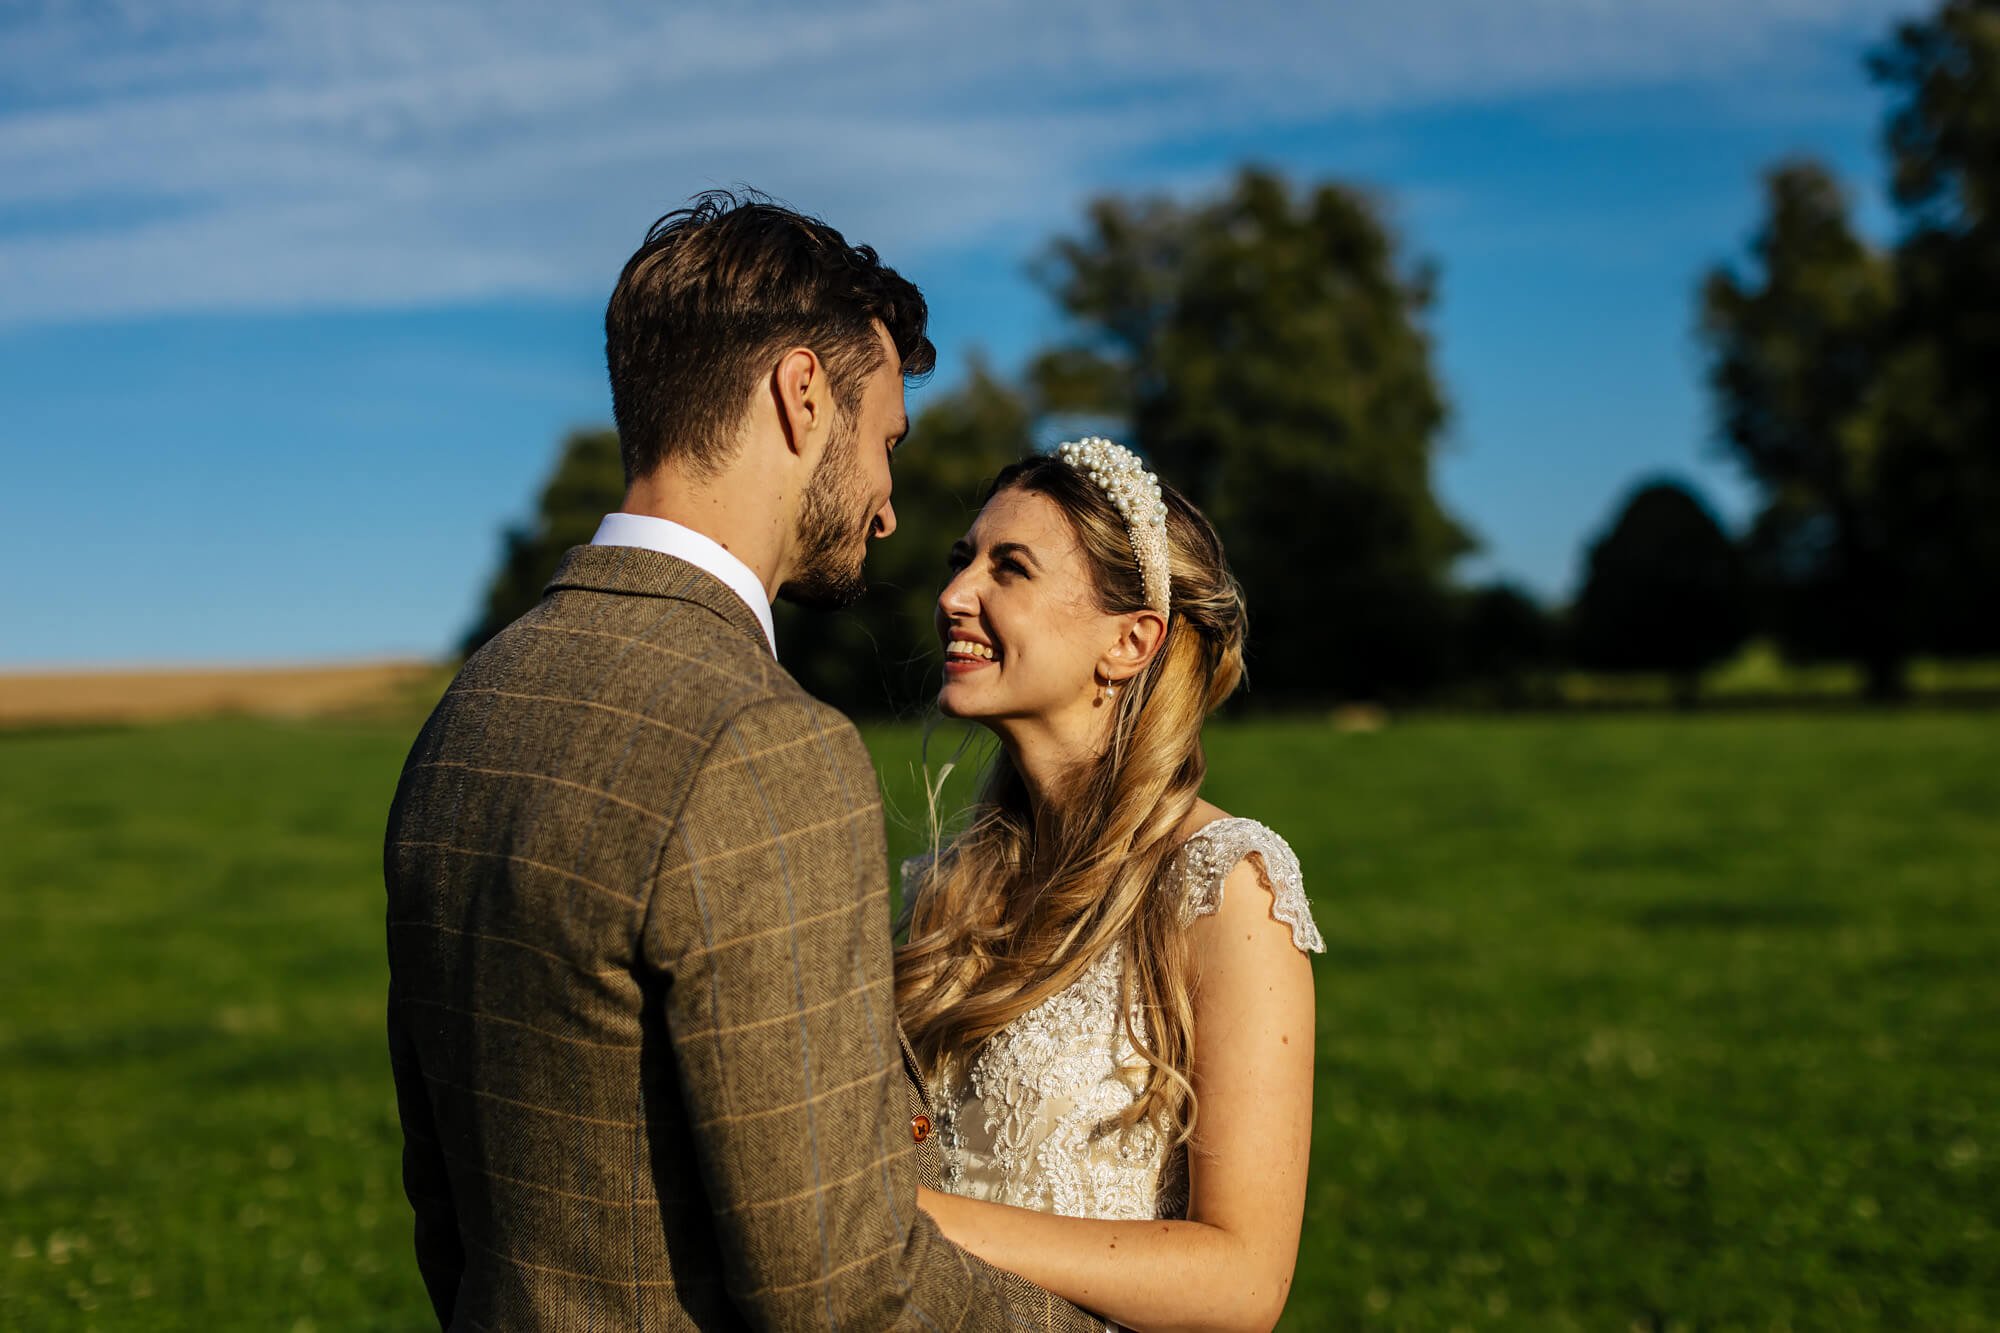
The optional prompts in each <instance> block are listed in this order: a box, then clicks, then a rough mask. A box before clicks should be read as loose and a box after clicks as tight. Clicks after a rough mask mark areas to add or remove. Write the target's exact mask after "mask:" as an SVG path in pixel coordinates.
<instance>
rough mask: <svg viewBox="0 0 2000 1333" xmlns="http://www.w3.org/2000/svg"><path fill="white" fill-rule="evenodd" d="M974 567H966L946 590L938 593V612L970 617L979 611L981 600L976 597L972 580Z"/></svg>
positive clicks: (952, 578)
mask: <svg viewBox="0 0 2000 1333" xmlns="http://www.w3.org/2000/svg"><path fill="white" fill-rule="evenodd" d="M971 574H972V567H971V566H970V565H968V566H966V567H965V568H964V569H961V570H959V571H958V572H957V573H955V574H953V575H952V576H951V580H950V582H948V583H946V584H945V585H944V590H943V591H942V592H940V593H938V600H937V604H938V611H939V612H940V613H941V614H943V615H947V616H969V615H973V614H976V613H977V612H978V610H979V599H978V597H977V596H975V595H974V592H973V587H972V583H973V580H972V578H971Z"/></svg>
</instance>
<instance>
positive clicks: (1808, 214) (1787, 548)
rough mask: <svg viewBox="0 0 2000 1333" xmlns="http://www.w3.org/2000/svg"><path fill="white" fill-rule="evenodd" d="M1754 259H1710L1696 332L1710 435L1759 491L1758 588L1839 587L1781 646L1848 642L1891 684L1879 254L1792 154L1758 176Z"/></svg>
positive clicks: (1891, 693) (1893, 606)
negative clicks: (1745, 266) (1740, 265)
mask: <svg viewBox="0 0 2000 1333" xmlns="http://www.w3.org/2000/svg"><path fill="white" fill-rule="evenodd" d="M1766 207H1767V209H1768V213H1767V217H1766V221H1765V223H1764V225H1763V228H1762V230H1761V231H1760V232H1759V233H1758V235H1757V238H1756V240H1755V241H1754V242H1753V245H1752V250H1753V254H1754V258H1755V271H1754V272H1753V273H1751V274H1749V275H1744V274H1739V273H1737V272H1736V271H1734V270H1732V269H1729V268H1726V267H1724V268H1718V269H1716V270H1715V271H1714V272H1712V273H1711V274H1710V275H1709V277H1708V279H1707V281H1706V283H1705V284H1704V285H1703V289H1702V319H1701V333H1702V336H1703V338H1704V340H1705V341H1706V342H1707V344H1708V351H1709V368H1708V379H1709V385H1710V388H1711V390H1712V392H1713V393H1714V395H1715V400H1716V406H1717V414H1718V417H1719V422H1718V426H1719V433H1720V436H1721V439H1722V443H1723V446H1724V448H1725V449H1726V450H1727V451H1729V452H1731V453H1733V454H1734V455H1735V457H1736V460H1737V462H1738V463H1739V464H1740V465H1741V466H1742V467H1743V469H1744V470H1745V471H1746V472H1747V473H1748V474H1749V475H1750V477H1751V479H1752V480H1753V481H1755V482H1756V484H1757V486H1758V487H1759V489H1760V490H1761V491H1762V492H1763V497H1764V512H1763V513H1762V514H1761V515H1760V516H1759V517H1758V519H1757V524H1756V531H1757V534H1758V537H1757V540H1758V546H1759V549H1760V550H1761V551H1762V552H1764V553H1765V555H1764V558H1763V560H1762V561H1761V566H1760V567H1761V569H1762V570H1763V571H1764V574H1765V576H1766V577H1767V579H1769V580H1771V581H1773V582H1772V591H1771V595H1772V596H1773V597H1775V598H1777V599H1778V600H1779V601H1781V602H1782V601H1785V600H1787V599H1792V598H1796V599H1805V600H1827V599H1830V600H1832V601H1834V602H1835V603H1837V604H1838V605H1839V607H1840V608H1841V614H1840V616H1839V618H1838V620H1837V621H1834V622H1830V623H1829V622H1827V621H1826V620H1825V618H1824V617H1821V618H1819V620H1818V621H1816V622H1815V623H1822V624H1829V627H1830V628H1832V629H1833V631H1834V636H1833V638H1832V640H1831V641H1829V642H1824V643H1811V642H1805V643H1801V642H1798V641H1794V642H1792V643H1791V644H1789V645H1788V647H1790V648H1791V649H1793V650H1794V651H1799V650H1805V651H1809V652H1833V653H1840V654H1843V655H1852V656H1855V657H1858V658H1859V659H1860V660H1861V661H1862V663H1863V665H1864V667H1865V668H1866V671H1867V676H1868V692H1869V694H1870V696H1871V697H1873V698H1877V699H1884V698H1894V697H1898V696H1900V695H1902V694H1903V693H1904V690H1905V686H1904V670H1905V662H1906V659H1907V657H1908V655H1909V651H1910V646H1911V634H1910V626H1909V623H1908V617H1907V613H1906V605H1905V599H1904V593H1905V590H1906V588H1907V586H1908V572H1907V570H1906V569H1905V567H1904V565H1903V563H1902V555H1901V552H1900V550H1899V548H1898V546H1897V544H1896V542H1895V541H1894V539H1893V538H1894V534H1893V532H1892V528H1891V516H1890V515H1889V513H1888V512H1887V511H1886V510H1885V508H1884V506H1883V505H1882V503H1881V497H1882V489H1881V486H1880V476H1881V469H1880V462H1881V460H1880V445H1881V443H1882V439H1883V432H1882V422H1883V417H1882V410H1881V408H1882V401H1883V400H1882V396H1881V393H1880V389H1881V385H1882V366H1883V364H1884V355H1885V349H1886V347H1887V338H1888V330H1889V320H1890V316H1891V312H1892V310H1893V306H1894V299H1895V289H1894V275H1893V272H1892V270H1891V268H1890V265H1889V263H1888V261H1887V259H1886V258H1885V257H1884V256H1883V255H1881V254H1879V253H1878V252H1876V251H1875V250H1873V249H1871V248H1870V247H1869V246H1867V245H1866V244H1865V243H1863V242H1862V241H1861V239H1860V238H1859V237H1857V236H1856V235H1855V233H1854V229H1853V227H1852V226H1851V225H1850V224H1849V222H1848V216H1847V201H1846V198H1845V196H1844V195H1843V193H1842V191H1841V189H1840V186H1839V184H1838V183H1837V182H1836V181H1835V180H1834V178H1833V176H1832V174H1831V173H1830V172H1828V171H1827V170H1826V168H1825V167H1823V166H1821V165H1820V164H1818V163H1816V162H1811V161H1794V162H1789V163H1786V164H1784V165H1782V166H1780V167H1778V168H1777V169H1776V170H1774V171H1772V172H1771V174H1770V176H1769V177H1768V179H1767V199H1766Z"/></svg>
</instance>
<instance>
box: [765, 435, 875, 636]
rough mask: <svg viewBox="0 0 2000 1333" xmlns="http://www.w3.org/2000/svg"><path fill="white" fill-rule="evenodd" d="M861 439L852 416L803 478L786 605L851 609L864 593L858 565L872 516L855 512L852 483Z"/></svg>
mask: <svg viewBox="0 0 2000 1333" xmlns="http://www.w3.org/2000/svg"><path fill="white" fill-rule="evenodd" d="M860 438H861V433H860V431H859V429H858V428H857V426H856V424H855V422H854V421H853V419H852V418H851V417H850V418H847V419H845V420H844V421H842V422H841V424H840V425H838V426H836V427H835V431H834V436H833V438H832V439H830V440H828V441H827V445H826V452H825V453H823V454H821V455H820V459H819V462H818V463H817V464H816V465H814V467H813V471H812V476H810V477H808V478H807V479H806V500H805V507H804V509H803V510H802V511H801V512H800V514H799V563H798V569H797V572H795V573H794V574H793V575H792V577H791V578H790V579H788V580H787V581H786V582H785V584H784V586H782V587H780V588H779V589H778V596H780V597H782V598H784V599H785V600H786V601H788V602H793V603H796V604H797V605H799V606H809V607H814V608H816V609H819V610H824V611H837V610H839V609H840V608H841V607H844V606H852V605H853V604H854V603H855V601H856V600H858V599H859V598H860V596H861V594H862V593H864V592H866V591H868V581H867V579H866V578H864V577H863V576H862V573H861V564H862V561H863V560H864V559H865V558H866V557H867V555H868V532H869V529H870V528H871V527H872V526H873V525H874V522H875V516H874V515H873V514H860V513H859V512H858V511H859V510H860V508H861V506H862V503H863V500H862V498H861V495H860V490H861V488H860V487H859V486H858V485H856V484H855V478H854V460H855V447H856V445H857V444H858V443H859V441H860Z"/></svg>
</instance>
